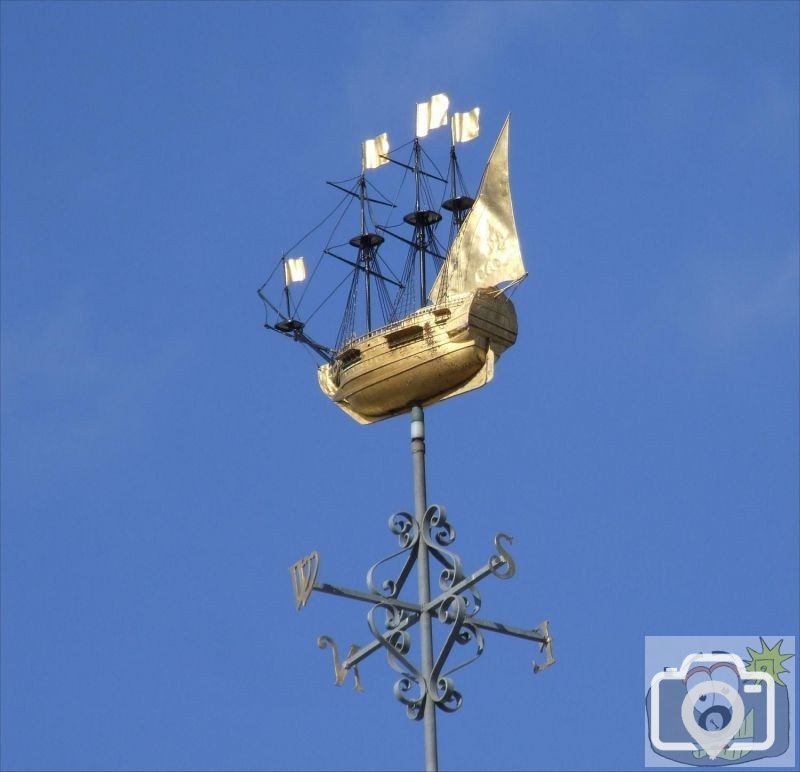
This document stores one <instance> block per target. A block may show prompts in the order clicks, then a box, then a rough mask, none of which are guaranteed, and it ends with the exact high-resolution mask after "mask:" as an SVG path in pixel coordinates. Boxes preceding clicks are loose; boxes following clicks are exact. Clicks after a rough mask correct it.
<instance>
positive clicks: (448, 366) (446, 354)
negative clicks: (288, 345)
mask: <svg viewBox="0 0 800 772" xmlns="http://www.w3.org/2000/svg"><path fill="white" fill-rule="evenodd" d="M516 338H517V316H516V312H515V310H514V306H513V304H512V303H511V301H510V300H509V299H508V298H507V297H506V296H505V295H504V294H503V293H501V292H498V291H497V290H494V289H492V290H476V291H474V292H468V293H464V294H462V295H458V296H455V297H453V298H448V300H447V301H446V302H444V303H439V304H437V305H435V306H427V307H425V308H422V309H420V310H419V311H416V312H415V313H413V314H411V315H410V316H408V317H406V318H405V319H403V320H401V321H399V322H396V323H394V324H391V325H387V326H386V327H383V328H381V329H379V330H375V331H373V332H372V333H370V334H369V335H365V336H362V337H360V338H356V339H354V340H353V341H351V342H350V343H349V344H347V345H346V346H344V347H343V348H342V349H341V351H339V352H338V353H337V356H336V358H335V361H334V362H333V363H332V364H326V365H323V366H322V367H320V368H319V372H318V376H319V384H320V388H321V389H322V391H323V392H324V393H325V394H326V395H327V396H328V397H330V398H331V399H332V400H333V401H334V402H335V403H336V404H337V405H339V407H341V408H342V409H343V410H344V411H345V412H346V413H348V414H349V415H350V416H351V417H353V418H354V419H355V420H356V421H358V422H359V423H362V424H369V423H374V422H375V421H380V420H382V419H384V418H389V417H391V416H394V415H399V414H401V413H405V412H408V411H409V410H410V409H411V407H412V406H413V405H422V406H426V405H431V404H434V403H436V402H439V401H441V400H444V399H448V398H449V397H454V396H456V395H457V394H463V393H464V392H466V391H471V390H473V389H477V388H479V387H481V386H483V385H484V384H486V383H488V382H489V381H491V380H492V377H493V375H494V362H495V360H496V359H497V358H498V357H499V356H500V355H501V354H502V353H503V352H504V351H505V350H506V349H507V348H509V347H510V346H512V345H513V344H514V342H515V341H516Z"/></svg>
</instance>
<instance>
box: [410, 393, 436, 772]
mask: <svg viewBox="0 0 800 772" xmlns="http://www.w3.org/2000/svg"><path fill="white" fill-rule="evenodd" d="M411 460H412V463H413V467H414V516H415V518H416V520H417V525H418V527H419V529H420V538H419V540H418V542H417V543H418V545H419V546H418V550H419V552H418V553H417V584H418V587H419V603H420V605H421V606H425V605H426V604H427V603H428V602H429V601H430V599H431V582H430V564H429V561H428V545H427V544H426V543H425V540H424V539H423V538H422V520H423V518H424V516H425V510H426V509H427V508H428V502H427V490H426V486H425V417H424V415H423V412H422V408H421V407H419V406H414V407H412V408H411ZM419 628H420V647H421V652H420V653H421V664H422V676H423V678H424V679H425V712H424V714H423V723H424V731H425V770H426V772H437V770H438V769H439V761H438V749H437V745H436V703H435V702H434V701H433V689H434V688H435V687H434V684H431V683H430V680H431V673H432V671H433V629H432V625H431V615H430V612H423V614H422V616H421V618H420V621H419Z"/></svg>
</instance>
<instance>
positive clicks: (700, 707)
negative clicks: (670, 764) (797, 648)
mask: <svg viewBox="0 0 800 772" xmlns="http://www.w3.org/2000/svg"><path fill="white" fill-rule="evenodd" d="M740 688H741V691H742V692H743V693H745V694H751V693H757V694H761V695H762V700H763V707H764V712H765V722H764V727H765V738H764V739H763V740H760V741H756V740H755V738H741V737H740V738H736V739H734V738H735V737H736V735H737V733H739V730H740V728H741V727H742V722H743V721H744V720H745V708H744V703H743V701H742V697H741V695H740V693H739V692H740ZM670 689H671V690H673V692H674V691H675V690H676V689H681V690H683V691H682V692H681V693H682V694H683V695H684V696H683V700H682V702H681V704H680V719H681V722H682V724H683V727H684V728H685V730H686V732H687V733H688V734H689V736H690V737H691V738H692V739H693V740H694V742H690V741H689V740H687V739H678V738H677V736H676V732H675V731H674V728H675V725H676V723H677V722H676V719H677V717H676V716H672V715H670V716H667V715H665V714H664V713H663V711H662V708H663V706H664V704H665V702H666V701H665V700H664V699H662V697H663V695H664V693H665V692H666V691H667V690H670ZM671 705H672V708H673V709H672V710H669V711H668V712H669V713H672V712H674V708H675V706H676V703H675V701H674V699H673V700H672V702H671ZM650 708H651V714H652V715H651V721H650V741H651V742H652V744H653V746H654V747H655V748H657V749H658V750H662V751H695V750H696V749H697V746H698V745H699V746H700V747H701V748H702V749H703V750H704V751H705V752H706V753H707V754H708V756H709V758H711V759H715V758H716V757H717V756H718V755H719V754H720V753H721V752H722V751H723V750H729V751H763V750H767V749H769V748H771V747H772V745H773V744H774V742H775V681H774V679H773V678H772V676H771V675H770V674H769V673H761V672H750V671H748V670H746V669H745V666H744V662H742V659H741V657H738V656H737V655H736V654H729V653H727V652H715V653H712V654H703V653H699V654H690V655H689V656H688V657H686V658H685V659H684V660H683V664H682V665H681V666H680V668H678V669H676V668H667V669H666V670H664V672H661V673H656V675H654V676H653V678H652V679H651V681H650ZM669 724H671V725H672V727H673V731H672V732H668V733H667V734H668V735H670V736H667V737H664V736H663V734H662V733H663V731H664V728H665V727H666V726H667V725H669Z"/></svg>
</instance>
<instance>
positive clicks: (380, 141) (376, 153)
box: [361, 131, 389, 171]
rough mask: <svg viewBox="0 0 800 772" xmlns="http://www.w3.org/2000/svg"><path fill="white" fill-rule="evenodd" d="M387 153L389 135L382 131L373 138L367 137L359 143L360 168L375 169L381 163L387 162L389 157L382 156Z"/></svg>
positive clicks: (381, 164)
mask: <svg viewBox="0 0 800 772" xmlns="http://www.w3.org/2000/svg"><path fill="white" fill-rule="evenodd" d="M386 155H389V135H388V134H387V133H386V132H385V131H384V132H383V134H379V135H378V136H377V137H375V139H367V140H364V142H362V143H361V170H362V171H364V170H365V169H377V168H378V167H379V166H383V164H388V163H389V159H388V158H383V157H382V156H386Z"/></svg>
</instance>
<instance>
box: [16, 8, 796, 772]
mask: <svg viewBox="0 0 800 772" xmlns="http://www.w3.org/2000/svg"><path fill="white" fill-rule="evenodd" d="M0 13H2V242H1V246H2V673H1V674H2V743H1V744H0V763H1V764H2V767H3V769H9V770H10V769H14V770H32V769H38V770H56V769H57V770H78V769H80V770H121V769H131V770H132V769H136V770H182V769H195V770H206V769H209V770H210V769H241V770H245V769H247V770H250V769H263V770H312V769H337V770H347V769H360V770H395V769H410V768H418V767H420V766H422V761H423V753H422V727H421V725H420V724H416V723H413V722H411V721H409V720H408V719H406V717H405V714H404V711H403V708H402V706H401V705H400V703H398V702H397V701H396V700H395V699H394V698H393V696H392V692H391V686H392V683H393V681H394V677H395V676H394V672H393V671H391V670H390V669H389V668H388V666H387V665H386V662H385V659H384V658H383V657H373V658H372V659H371V660H369V661H368V662H367V663H365V665H364V666H363V668H362V678H363V681H364V685H365V687H366V691H365V693H364V694H357V693H355V692H354V691H353V690H352V688H351V685H350V684H349V683H348V684H347V685H346V686H345V687H343V688H335V687H334V685H333V670H332V665H331V657H330V653H329V652H327V651H319V650H318V649H317V648H316V645H315V641H316V637H317V636H318V635H320V634H323V633H324V634H328V635H331V636H333V637H334V638H335V639H336V640H337V641H338V642H339V643H340V645H341V646H343V647H345V646H348V645H349V644H350V643H352V642H354V641H355V642H360V643H366V642H367V641H368V640H369V635H370V634H369V631H368V629H367V625H366V619H365V610H366V608H365V607H364V606H363V605H361V604H355V603H349V602H345V601H342V600H339V599H336V598H330V597H326V596H322V595H315V596H314V597H313V598H312V599H311V602H310V603H309V606H308V607H307V608H306V609H305V610H304V611H303V612H302V613H299V614H298V613H297V612H296V611H295V608H294V602H293V597H292V590H291V586H290V579H289V573H288V570H287V569H288V566H289V565H290V564H291V563H292V562H293V561H294V560H296V559H297V558H299V557H301V556H302V555H304V554H307V553H308V552H310V551H311V550H313V549H316V550H319V552H320V553H321V555H322V568H321V573H320V578H321V579H322V580H323V581H328V582H334V583H339V584H343V585H348V586H352V587H363V586H364V574H365V572H366V570H367V569H368V568H369V566H370V565H371V564H372V563H373V562H375V561H377V560H378V559H380V558H382V557H384V556H386V555H388V554H389V553H390V552H392V551H393V550H394V549H395V548H396V542H395V540H394V537H393V536H392V535H391V534H390V532H389V531H388V528H387V527H386V521H387V518H388V516H389V515H391V514H392V513H393V512H396V511H398V510H403V509H409V508H411V507H412V505H413V502H412V495H411V464H410V458H409V448H408V423H407V418H406V417H401V418H397V419H393V420H390V421H386V422H383V423H380V424H377V425H374V426H370V427H363V426H359V425H357V424H356V423H355V422H353V421H352V420H351V419H350V418H348V417H347V416H346V415H345V414H344V413H342V412H341V411H339V410H338V409H337V408H336V407H334V406H333V405H332V404H331V403H330V402H328V401H327V400H326V398H325V397H323V395H322V394H321V393H320V392H319V390H318V388H317V385H316V376H315V372H314V368H313V363H312V361H311V359H310V358H309V357H308V356H307V355H306V353H305V352H304V351H303V350H302V348H301V347H300V346H297V345H295V344H293V343H291V342H288V341H284V340H281V339H280V338H278V337H277V336H274V335H272V334H271V333H268V332H266V331H265V330H264V329H263V328H262V326H261V325H262V322H263V309H262V306H261V303H260V301H259V300H258V298H257V296H256V288H257V287H258V286H259V285H260V284H261V283H262V281H263V280H264V279H265V278H266V276H267V274H268V273H269V271H270V270H271V269H272V267H273V265H274V262H275V260H276V259H277V258H278V257H279V256H280V253H281V251H282V250H283V249H285V248H286V247H287V246H289V245H290V244H292V243H293V242H294V240H295V239H296V238H297V237H298V236H299V235H300V234H302V233H304V232H305V230H307V228H308V227H309V226H310V225H313V224H314V223H316V222H317V221H318V220H319V218H320V216H321V215H322V214H323V213H325V212H327V211H328V209H329V208H330V207H331V206H332V204H333V202H334V199H335V191H332V190H331V189H330V188H327V187H326V186H325V185H324V184H323V183H324V180H326V179H343V178H346V177H350V176H352V175H354V174H356V173H357V172H358V164H359V143H360V142H361V140H363V139H365V138H367V137H371V136H375V135H376V134H378V133H380V132H382V131H389V132H390V136H392V138H393V140H394V142H395V144H396V145H397V144H400V141H401V140H405V139H409V138H410V137H411V132H412V126H413V124H412V121H413V110H414V103H415V102H417V101H423V100H425V99H427V98H428V97H429V96H430V95H431V94H433V93H436V92H439V91H446V92H448V93H449V95H450V98H451V103H452V105H453V107H454V108H455V109H469V108H471V107H473V106H474V105H480V107H481V109H482V112H481V116H482V127H483V134H482V136H481V137H480V138H479V139H478V140H476V141H475V142H473V143H471V144H469V145H466V146H464V149H463V153H462V156H463V157H464V159H465V167H466V168H467V170H468V171H469V172H470V174H471V178H472V180H473V183H477V176H478V174H479V172H480V169H481V168H482V165H483V163H484V160H485V158H486V156H487V155H488V152H489V149H490V148H491V144H492V142H493V140H494V136H495V134H496V132H497V130H498V129H499V127H500V125H501V123H502V121H503V119H504V117H505V115H506V113H507V112H511V113H512V116H513V119H512V121H513V123H512V135H511V181H512V187H513V192H514V200H515V207H516V216H517V222H518V226H519V230H520V238H521V241H522V245H523V250H524V254H525V259H526V262H527V266H528V268H529V270H530V278H529V279H528V280H527V281H526V282H525V284H524V285H523V286H522V287H521V288H520V289H519V290H518V291H517V293H516V295H515V297H514V299H515V303H516V306H517V309H518V314H519V320H520V335H519V342H518V343H517V345H516V347H515V348H513V349H512V350H511V351H509V352H508V354H507V355H506V356H505V357H504V358H503V359H502V361H501V362H500V363H499V365H498V369H497V377H496V380H495V381H494V382H493V383H492V384H491V385H490V386H489V387H487V388H485V389H482V390H480V391H477V392H474V393H472V394H469V395H466V396H463V397H459V398H458V399H455V400H452V401H450V402H449V403H445V404H442V405H439V406H436V407H433V408H431V409H429V410H428V411H426V421H427V431H428V461H429V465H428V480H429V498H430V501H431V502H436V503H442V504H445V505H446V506H447V507H448V511H449V514H450V517H451V520H452V521H453V523H454V524H455V525H456V527H457V529H458V539H457V541H456V543H455V545H454V548H455V549H456V551H457V552H458V553H459V554H460V555H461V556H462V557H463V559H464V562H465V567H466V568H467V569H468V570H473V569H475V568H477V567H479V566H480V565H482V564H483V563H484V562H485V561H486V559H487V557H488V556H489V554H490V553H491V550H492V538H493V536H494V534H495V533H496V532H498V531H503V532H505V533H509V534H513V535H514V537H515V541H514V544H513V555H514V557H515V559H516V561H517V564H518V573H517V576H516V577H514V579H513V580H511V581H509V582H500V581H497V580H494V581H489V580H487V581H485V582H484V583H483V586H482V587H483V595H484V607H483V610H482V616H485V617H489V618H496V619H499V620H502V621H506V622H508V623H511V624H517V625H520V626H525V627H533V626H534V625H536V624H538V623H539V622H540V621H541V620H542V619H549V620H550V621H551V624H552V632H553V636H554V640H555V653H556V656H557V659H558V663H557V665H556V666H555V667H553V668H551V669H549V670H547V671H545V672H544V673H542V674H540V675H537V676H534V675H533V674H532V673H531V666H530V661H531V659H533V657H534V656H537V655H538V652H537V650H536V648H535V647H534V646H532V645H529V644H526V643H524V642H522V641H517V640H514V639H506V638H502V637H500V636H496V635H495V636H492V635H491V634H487V641H486V651H485V653H484V655H483V657H482V658H481V659H480V660H479V661H478V662H477V663H476V664H474V665H472V666H471V667H469V668H467V669H466V670H463V671H460V673H459V674H458V676H457V682H458V685H459V688H460V690H461V691H462V693H463V695H464V705H463V707H462V709H461V710H460V711H459V712H458V713H456V714H454V715H449V716H441V715H440V718H439V735H440V759H441V766H442V768H443V769H453V770H456V769H462V770H463V769H481V770H506V769H508V770H512V769H513V770H520V769H524V770H527V769H576V770H577V769H606V768H609V769H637V768H640V767H641V765H642V764H643V759H644V749H643V747H642V726H643V721H644V710H643V708H644V695H643V690H642V680H643V667H644V636H645V635H692V634H702V635H709V636H713V635H765V636H770V635H773V634H786V633H787V631H788V632H795V633H796V631H797V630H798V589H797V588H798V549H799V547H800V544H799V538H798V239H799V236H798V208H799V204H800V202H799V201H798V128H799V127H798V69H799V67H798V63H799V54H798V28H799V22H800V18H799V15H800V6H798V4H797V3H789V2H764V3H748V2H736V3H725V2H718V3H619V4H613V3H574V4H573V3H544V4H528V3H512V4H502V3H491V4H488V3H487V4H485V3H465V4H457V3H442V4H436V5H432V4H431V5H428V4H416V3H401V2H398V3H374V4H373V3H370V4H367V3H348V4H342V3H291V4H290V3H255V2H253V3H224V4H223V3H215V2H203V3H191V2H180V3H179V2H173V3H160V2H147V3H144V2H141V3H136V2H118V3H78V2H60V3H38V2H3V3H2V6H1V7H0ZM796 665H797V663H796V661H791V662H790V663H789V666H790V667H796Z"/></svg>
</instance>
